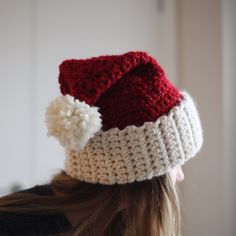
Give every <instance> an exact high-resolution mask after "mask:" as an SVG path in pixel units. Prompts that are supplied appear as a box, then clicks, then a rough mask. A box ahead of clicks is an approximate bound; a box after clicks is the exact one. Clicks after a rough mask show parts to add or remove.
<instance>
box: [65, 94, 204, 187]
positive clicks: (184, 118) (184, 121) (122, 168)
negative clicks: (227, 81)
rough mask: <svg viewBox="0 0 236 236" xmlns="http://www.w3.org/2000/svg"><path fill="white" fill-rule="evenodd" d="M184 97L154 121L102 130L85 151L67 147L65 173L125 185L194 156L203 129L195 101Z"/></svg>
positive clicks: (79, 177)
mask: <svg viewBox="0 0 236 236" xmlns="http://www.w3.org/2000/svg"><path fill="white" fill-rule="evenodd" d="M182 94H183V95H184V99H183V100H182V101H181V103H180V104H179V105H178V106H175V107H173V108H172V109H171V110H170V111H169V113H168V114H167V115H163V116H161V117H159V118H158V119H157V120H156V121H155V122H145V123H144V124H143V125H142V126H140V127H136V126H133V125H131V126H127V127H126V128H125V129H123V130H119V129H118V128H112V129H110V130H107V131H101V130H100V131H99V132H97V133H96V134H95V136H94V137H93V138H91V139H90V140H89V141H88V143H87V145H86V146H85V147H84V149H83V150H80V151H74V150H71V149H69V148H67V149H66V160H65V171H66V173H67V174H68V175H70V176H71V177H73V178H76V179H78V180H81V181H85V182H89V183H100V184H104V185H113V184H116V183H117V184H125V183H131V182H134V181H143V180H146V179H151V178H152V177H154V176H159V175H162V174H164V173H166V172H168V171H169V169H170V168H171V167H174V166H176V165H178V164H180V165H181V164H183V163H185V162H186V161H188V160H189V159H190V158H192V157H194V156H195V155H196V153H197V152H198V151H199V150H200V148H201V146H202V142H203V138H202V128H201V123H200V120H199V116H198V112H197V109H196V107H195V104H194V101H193V100H192V98H191V96H190V95H189V94H188V93H187V92H185V91H184V92H182Z"/></svg>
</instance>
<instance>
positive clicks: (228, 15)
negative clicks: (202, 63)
mask: <svg viewBox="0 0 236 236" xmlns="http://www.w3.org/2000/svg"><path fill="white" fill-rule="evenodd" d="M221 2H222V12H221V14H222V50H223V73H222V76H223V94H224V97H223V105H224V164H225V165H224V173H225V178H224V189H223V192H224V193H225V209H224V219H225V235H227V236H234V235H235V234H236V224H235V219H236V184H235V180H236V171H235V168H236V158H235V157H236V145H235V144H236V122H235V121H236V92H235V91H236V27H235V25H236V1H235V0H222V1H221Z"/></svg>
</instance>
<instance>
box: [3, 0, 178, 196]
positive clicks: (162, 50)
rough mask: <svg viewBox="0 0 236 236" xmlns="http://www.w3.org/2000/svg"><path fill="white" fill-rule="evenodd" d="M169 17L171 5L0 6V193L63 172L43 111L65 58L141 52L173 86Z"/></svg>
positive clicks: (112, 1) (9, 2) (53, 1)
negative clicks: (164, 74)
mask: <svg viewBox="0 0 236 236" xmlns="http://www.w3.org/2000/svg"><path fill="white" fill-rule="evenodd" d="M175 10H176V7H175V1H174V0H168V1H157V0H148V1H143V0H120V1H116V0H99V1H94V0H21V1H16V0H0V35H1V37H0V42H1V44H0V96H1V99H0V106H1V116H0V130H1V133H0V144H1V149H0V163H1V164H0V173H1V178H0V194H1V193H2V194H3V193H6V191H7V188H8V186H9V185H11V184H12V183H20V184H21V185H22V187H28V186H31V185H34V184H36V183H40V182H43V181H47V180H48V179H49V177H50V176H51V175H52V174H54V173H55V172H56V171H57V170H58V169H59V168H61V167H62V166H63V162H64V159H65V157H64V150H63V148H61V147H60V145H59V144H58V142H57V141H56V140H55V139H54V138H48V137H47V136H46V132H47V131H46V127H45V124H44V112H45V108H46V106H48V104H49V102H50V101H51V100H52V99H54V98H55V97H56V96H58V95H59V94H60V92H59V86H58V81H57V78H58V65H59V64H60V63H61V62H62V61H63V60H64V59H68V58H86V57H91V56H98V55H102V54H118V53H123V52H126V51H129V50H144V51H147V52H149V53H150V54H151V55H152V56H154V57H156V59H157V60H158V61H159V62H160V64H162V65H163V67H164V68H165V70H166V72H167V75H168V77H169V78H170V79H171V80H172V81H173V82H174V83H177V79H176V77H177V75H176V74H177V66H176V60H177V55H176V21H175V19H176V15H175V12H176V11H175Z"/></svg>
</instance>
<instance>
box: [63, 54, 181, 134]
mask: <svg viewBox="0 0 236 236" xmlns="http://www.w3.org/2000/svg"><path fill="white" fill-rule="evenodd" d="M59 69H60V75H59V83H60V88H61V93H62V94H63V95H65V94H70V95H72V96H74V97H75V98H77V99H79V100H81V101H85V102H86V103H88V104H89V105H95V106H98V107H99V108H100V109H99V112H100V113H101V115H102V120H103V128H102V129H103V130H104V131H105V130H108V129H111V128H113V127H118V128H119V129H123V128H125V127H126V126H128V125H136V126H141V125H142V124H143V123H144V122H146V121H156V120H157V118H158V117H160V116H162V115H164V114H166V113H168V111H169V110H170V109H171V108H172V107H174V106H176V105H178V104H179V103H180V101H181V100H182V99H183V96H182V95H181V93H180V91H179V90H178V89H177V88H176V87H175V86H173V85H172V84H171V83H170V81H169V80H168V79H167V78H166V76H165V73H164V70H163V69H162V68H161V66H160V65H159V64H158V63H157V62H156V61H155V59H153V58H152V57H151V56H149V55H148V54H147V53H146V52H128V53H125V54H123V55H109V56H100V57H93V58H89V59H81V60H77V59H71V60H65V61H64V62H63V63H62V64H61V65H60V66H59Z"/></svg>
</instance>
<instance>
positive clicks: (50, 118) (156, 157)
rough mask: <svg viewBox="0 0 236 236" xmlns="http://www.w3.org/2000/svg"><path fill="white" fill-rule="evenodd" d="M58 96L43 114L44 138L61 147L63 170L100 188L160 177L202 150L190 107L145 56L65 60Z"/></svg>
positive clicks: (198, 125)
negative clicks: (62, 148)
mask: <svg viewBox="0 0 236 236" xmlns="http://www.w3.org/2000/svg"><path fill="white" fill-rule="evenodd" d="M59 69H60V75H59V83H60V88H61V93H62V96H59V97H58V98H56V99H55V100H54V101H53V102H51V104H50V105H49V107H48V108H47V111H46V123H47V128H48V135H53V136H55V137H57V138H58V140H59V141H60V143H61V145H63V146H64V147H65V149H66V160H65V171H66V173H67V174H68V175H70V176H71V177H73V178H76V179H79V180H82V181H85V182H89V183H100V184H107V185H112V184H116V183H117V184H125V183H131V182H134V181H142V180H146V179H151V178H152V177H154V176H159V175H162V174H164V173H167V172H168V171H169V170H170V168H172V167H174V166H176V165H182V164H183V163H185V162H186V161H187V160H189V159H190V158H192V157H194V156H195V155H196V153H197V152H198V151H199V150H200V148H201V146H202V129H201V123H200V120H199V116H198V112H197V110H196V105H195V103H194V102H193V100H192V98H191V96H190V95H189V94H188V93H187V92H185V91H182V92H181V91H179V90H178V89H177V88H176V87H175V86H173V85H172V84H171V83H170V81H169V80H168V79H167V78H166V76H165V72H164V71H163V69H162V68H161V66H160V65H159V64H158V63H157V62H156V61H155V59H154V58H152V57H151V56H149V55H148V54H147V53H145V52H128V53H125V54H123V55H109V56H100V57H93V58H89V59H84V60H82V59H81V60H77V59H72V60H65V61H64V62H63V63H62V64H61V65H60V67H59Z"/></svg>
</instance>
